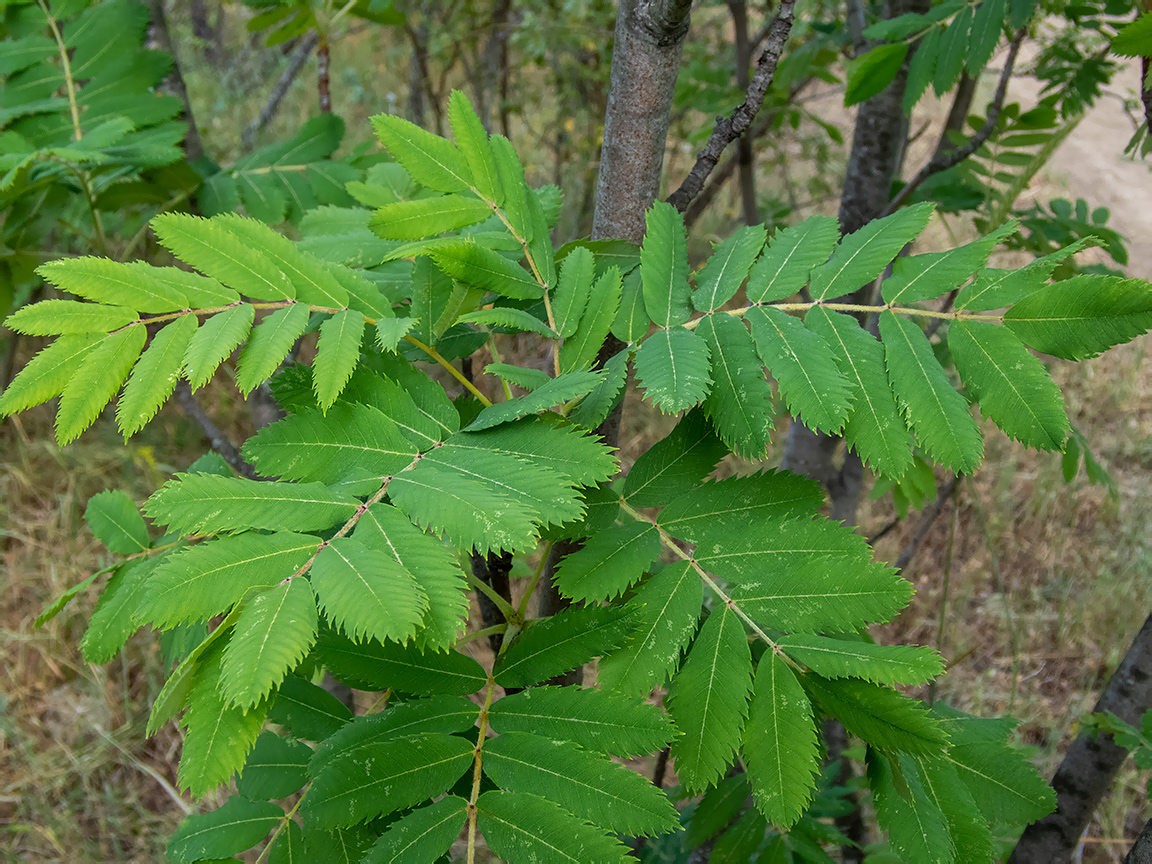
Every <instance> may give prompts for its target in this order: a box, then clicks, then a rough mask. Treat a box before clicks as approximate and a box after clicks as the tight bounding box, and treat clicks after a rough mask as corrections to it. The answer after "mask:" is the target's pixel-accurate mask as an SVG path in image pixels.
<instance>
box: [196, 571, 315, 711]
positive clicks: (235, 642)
mask: <svg viewBox="0 0 1152 864" xmlns="http://www.w3.org/2000/svg"><path fill="white" fill-rule="evenodd" d="M316 624H317V613H316V598H315V596H314V595H313V593H312V586H311V585H310V584H309V582H308V580H307V579H290V580H288V581H287V582H283V583H281V584H279V585H277V586H276V587H274V588H272V589H270V590H268V591H265V592H263V593H261V594H257V595H256V596H255V597H254V598H252V599H251V600H250V601H248V603H247V604H246V605H245V606H244V609H243V610H242V611H241V612H240V617H239V618H237V619H236V628H235V631H234V632H233V634H232V638H231V639H230V640H228V645H227V646H226V647H225V648H224V659H223V662H222V665H221V669H220V688H219V689H220V694H221V695H222V696H223V697H224V699H225V701H227V702H228V703H229V704H230V705H234V706H236V707H237V708H244V709H249V708H251V707H252V706H254V705H255V704H256V703H257V702H259V701H260V700H261V699H263V698H264V697H265V696H267V695H268V692H269V691H270V690H271V689H272V688H273V687H275V686H276V685H277V684H279V683H280V682H281V681H283V680H284V676H285V675H287V674H288V673H289V672H290V671H291V670H292V669H294V668H295V667H296V666H297V665H298V664H299V663H300V661H301V660H303V659H304V655H305V654H307V653H308V649H309V648H311V647H312V642H313V640H315V638H316Z"/></svg>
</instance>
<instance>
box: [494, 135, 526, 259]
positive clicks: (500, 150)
mask: <svg viewBox="0 0 1152 864" xmlns="http://www.w3.org/2000/svg"><path fill="white" fill-rule="evenodd" d="M489 143H490V144H491V147H492V155H493V156H494V157H495V159H496V174H497V177H498V178H499V183H500V187H501V188H502V189H503V191H504V215H505V216H507V217H508V222H509V224H510V225H511V226H512V233H513V234H514V235H515V236H516V237H517V238H518V239H519V240H522V241H527V240H530V239H531V234H532V229H531V227H530V225H529V222H528V196H527V189H526V187H525V185H524V166H523V165H521V164H520V159H519V157H517V155H516V148H514V147H513V146H512V142H510V141H509V140H508V139H507V138H505V137H504V136H503V135H491V136H489Z"/></svg>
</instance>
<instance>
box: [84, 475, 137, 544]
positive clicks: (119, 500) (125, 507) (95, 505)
mask: <svg viewBox="0 0 1152 864" xmlns="http://www.w3.org/2000/svg"><path fill="white" fill-rule="evenodd" d="M84 521H85V522H87V523H88V528H89V529H90V530H91V531H92V533H93V534H94V535H95V536H96V539H98V540H99V541H100V542H101V543H103V544H104V546H105V547H106V548H107V549H108V551H109V552H111V553H113V554H115V555H133V554H135V553H137V552H143V551H144V550H145V549H147V548H148V547H149V546H151V545H152V541H151V539H150V538H149V537H148V526H147V525H145V524H144V518H143V517H142V516H141V515H140V511H139V510H138V509H137V508H136V505H135V504H134V503H133V501H132V499H131V498H129V497H128V496H127V495H126V494H125V493H123V492H121V491H120V490H119V489H106V490H105V491H103V492H98V493H97V494H95V495H93V496H92V497H91V498H89V499H88V507H87V509H85V511H84Z"/></svg>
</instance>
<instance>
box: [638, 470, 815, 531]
mask: <svg viewBox="0 0 1152 864" xmlns="http://www.w3.org/2000/svg"><path fill="white" fill-rule="evenodd" d="M823 504H824V490H823V489H821V488H820V487H819V486H818V485H817V484H816V483H815V482H813V481H812V480H809V479H808V478H807V477H802V476H800V475H798V474H792V473H791V472H787V471H781V472H776V471H766V472H764V473H761V474H753V475H751V476H748V477H730V478H728V479H726V480H717V481H715V482H712V483H705V484H704V485H702V486H697V487H696V488H695V489H692V490H691V491H689V492H685V493H684V494H683V495H680V496H678V497H676V498H674V499H673V500H672V501H671V503H669V504H668V506H667V507H665V508H664V509H663V510H662V511H661V512H660V526H661V527H662V528H664V530H666V531H667V532H668V533H669V534H671V535H672V536H674V537H679V538H680V539H682V540H687V541H689V542H690V543H699V542H700V538H701V537H703V536H705V535H706V534H707V533H708V532H709V531H712V532H717V531H725V532H731V533H732V534H735V535H739V534H741V533H743V532H745V531H748V530H751V529H752V528H754V527H755V526H756V525H758V524H760V523H761V522H763V521H765V520H769V519H783V518H786V517H789V516H814V515H816V513H817V512H818V511H819V509H820V507H821V506H822V505H823Z"/></svg>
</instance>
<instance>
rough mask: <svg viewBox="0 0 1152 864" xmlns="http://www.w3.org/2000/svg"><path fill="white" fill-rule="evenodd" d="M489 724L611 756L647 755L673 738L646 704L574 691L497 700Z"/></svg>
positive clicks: (533, 690) (530, 692) (537, 690)
mask: <svg viewBox="0 0 1152 864" xmlns="http://www.w3.org/2000/svg"><path fill="white" fill-rule="evenodd" d="M488 718H489V721H490V722H491V724H492V727H493V728H494V729H495V730H496V731H497V732H501V733H504V732H534V733H536V734H538V735H543V736H544V737H546V738H553V739H559V740H562V741H572V742H574V743H576V744H579V745H580V746H581V747H586V748H587V749H589V750H595V751H597V752H599V753H607V754H609V755H611V756H636V755H638V754H641V753H650V752H652V751H653V750H657V749H659V748H660V747H663V746H664V745H666V744H667V743H668V742H669V741H671V740H672V739H673V737H674V735H675V731H674V730H673V728H672V724H671V723H670V722H669V720H668V718H667V717H666V716H665V715H664V714H663V713H662V712H661V711H660V710H659V709H657V708H656V707H655V706H653V705H651V704H649V703H647V702H642V701H637V700H634V699H630V698H628V697H626V696H623V695H621V694H619V693H612V692H610V691H607V690H590V689H581V688H578V687H529V688H528V689H526V690H523V691H521V692H520V693H516V694H514V695H512V696H505V697H504V698H503V699H498V700H497V701H496V702H495V703H494V704H493V705H492V708H491V709H490V710H489V712H488Z"/></svg>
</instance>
